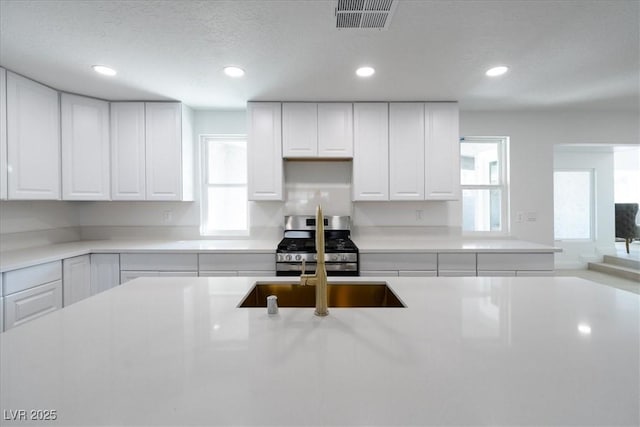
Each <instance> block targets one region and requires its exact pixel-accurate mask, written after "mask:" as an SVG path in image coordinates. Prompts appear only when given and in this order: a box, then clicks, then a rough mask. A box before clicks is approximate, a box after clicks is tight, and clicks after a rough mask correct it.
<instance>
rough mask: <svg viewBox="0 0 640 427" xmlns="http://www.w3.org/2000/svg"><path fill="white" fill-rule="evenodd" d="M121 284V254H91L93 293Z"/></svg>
mask: <svg viewBox="0 0 640 427" xmlns="http://www.w3.org/2000/svg"><path fill="white" fill-rule="evenodd" d="M119 284H120V255H119V254H91V295H95V294H98V293H100V292H103V291H106V290H107V289H111V288H113V287H116V286H118V285H119Z"/></svg>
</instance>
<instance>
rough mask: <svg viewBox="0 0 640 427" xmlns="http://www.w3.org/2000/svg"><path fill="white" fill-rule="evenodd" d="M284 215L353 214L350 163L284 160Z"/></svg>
mask: <svg viewBox="0 0 640 427" xmlns="http://www.w3.org/2000/svg"><path fill="white" fill-rule="evenodd" d="M284 175H285V204H284V215H315V213H316V206H318V205H322V210H323V211H324V213H325V214H326V215H349V216H350V215H352V210H351V162H349V161H291V160H289V161H285V165H284Z"/></svg>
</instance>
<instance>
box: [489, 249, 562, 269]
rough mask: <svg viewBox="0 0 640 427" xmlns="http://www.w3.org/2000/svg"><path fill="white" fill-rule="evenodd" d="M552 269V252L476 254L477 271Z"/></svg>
mask: <svg viewBox="0 0 640 427" xmlns="http://www.w3.org/2000/svg"><path fill="white" fill-rule="evenodd" d="M481 270H482V271H485V270H494V271H500V270H528V271H535V270H547V271H549V270H553V253H490V254H482V253H480V254H478V271H481Z"/></svg>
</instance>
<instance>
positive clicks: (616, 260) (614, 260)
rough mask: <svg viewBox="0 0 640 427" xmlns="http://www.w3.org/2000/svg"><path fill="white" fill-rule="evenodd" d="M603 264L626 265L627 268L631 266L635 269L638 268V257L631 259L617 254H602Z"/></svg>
mask: <svg viewBox="0 0 640 427" xmlns="http://www.w3.org/2000/svg"><path fill="white" fill-rule="evenodd" d="M603 262H604V263H605V264H613V265H619V266H620V267H627V268H633V269H636V270H640V259H633V258H627V257H625V258H623V257H619V256H613V255H605V256H604V261H603Z"/></svg>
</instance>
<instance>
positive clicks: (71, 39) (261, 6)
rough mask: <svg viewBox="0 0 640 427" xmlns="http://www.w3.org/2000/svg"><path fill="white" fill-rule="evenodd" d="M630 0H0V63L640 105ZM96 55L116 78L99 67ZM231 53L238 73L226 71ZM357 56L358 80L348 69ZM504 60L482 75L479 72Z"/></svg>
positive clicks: (229, 99)
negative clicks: (382, 18) (376, 11)
mask: <svg viewBox="0 0 640 427" xmlns="http://www.w3.org/2000/svg"><path fill="white" fill-rule="evenodd" d="M639 5H640V2H639V1H635V0H628V1H616V0H603V1H587V0H579V1H569V0H561V1H552V0H551V1H533V0H531V1H516V0H509V1H483V0H474V1H467V0H465V1H444V0H438V1H426V0H425V1H418V0H416V1H409V0H401V1H400V3H399V4H398V6H397V9H396V11H395V14H394V16H393V18H392V21H391V25H390V27H389V30H387V31H378V30H337V29H335V18H334V14H333V7H334V6H335V2H334V1H323V0H309V1H304V0H290V1H277V0H256V1H243V0H234V1H186V0H185V1H97V0H91V1H73V0H66V1H57V0H46V1H33V0H32V1H10V0H1V2H0V64H1V65H2V66H3V67H6V68H8V69H10V70H13V71H15V72H18V73H21V74H24V75H26V76H28V77H31V78H33V79H36V80H39V81H41V82H44V83H46V84H48V85H50V86H52V87H55V88H57V89H61V90H65V91H70V92H77V93H81V94H86V95H92V96H96V97H100V98H105V99H110V100H136V99H148V100H156V99H157V100H160V99H175V100H180V101H183V102H185V103H186V104H188V105H190V106H192V107H194V108H214V109H240V108H244V105H245V102H246V101H248V100H319V101H321V100H355V101H366V100H377V101H385V100H457V101H459V102H460V103H461V107H462V108H463V109H482V110H504V109H550V108H559V109H560V108H561V109H603V110H604V109H613V110H637V109H638V102H639V101H638V100H639V97H640V91H639V87H640V77H639V75H640V69H639V68H640V67H639V62H640V59H639V58H640V36H639V31H640V25H639V17H640V11H639ZM92 64H107V65H110V66H112V67H114V68H116V69H117V70H118V72H119V74H118V76H117V77H116V78H105V77H101V76H99V75H96V74H95V73H94V72H93V71H92V70H91V69H90V66H91V65H92ZM229 64H234V65H238V66H241V67H243V68H244V69H245V70H246V72H247V74H246V75H245V76H244V77H243V78H241V79H230V78H228V77H226V76H225V75H224V74H223V72H222V68H223V67H224V66H225V65H229ZM362 64H368V65H372V66H373V67H375V68H376V74H375V75H374V76H373V77H372V78H369V79H366V80H363V79H359V78H357V77H356V76H355V74H354V70H355V69H356V68H357V67H358V66H360V65H362ZM497 64H506V65H509V66H510V67H511V71H510V72H509V73H508V74H507V75H505V76H502V77H499V78H494V79H490V78H487V77H485V76H484V71H485V70H486V69H487V68H489V67H490V66H493V65H497Z"/></svg>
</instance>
